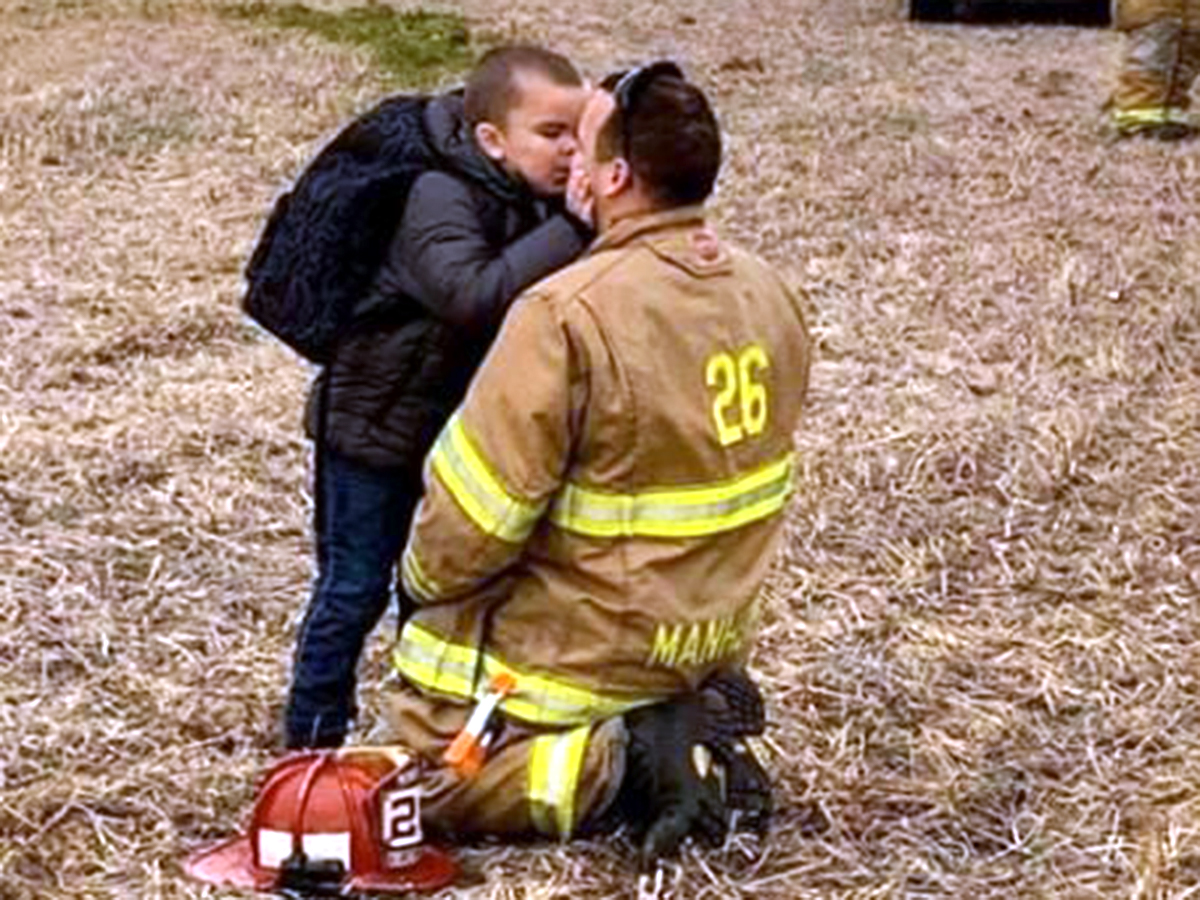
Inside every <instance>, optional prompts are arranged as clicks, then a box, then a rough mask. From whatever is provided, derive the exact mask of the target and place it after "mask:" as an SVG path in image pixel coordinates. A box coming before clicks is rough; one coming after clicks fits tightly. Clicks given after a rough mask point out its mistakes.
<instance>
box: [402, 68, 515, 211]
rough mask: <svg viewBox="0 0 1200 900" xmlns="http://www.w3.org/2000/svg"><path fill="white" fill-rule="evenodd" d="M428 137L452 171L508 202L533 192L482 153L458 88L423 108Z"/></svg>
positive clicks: (431, 101)
mask: <svg viewBox="0 0 1200 900" xmlns="http://www.w3.org/2000/svg"><path fill="white" fill-rule="evenodd" d="M425 128H426V131H427V132H428V134H429V141H430V143H431V144H432V145H433V149H434V150H435V151H436V152H437V154H438V156H440V157H441V158H442V160H443V162H444V163H445V164H446V165H447V166H448V167H449V168H451V169H453V170H454V171H455V172H457V173H459V174H460V175H464V176H466V177H467V178H470V179H471V180H473V181H476V182H478V183H480V184H481V185H483V186H484V187H485V188H487V189H488V190H489V191H491V192H492V193H493V194H495V195H496V196H498V197H500V198H501V199H503V200H505V201H506V202H509V203H518V202H521V201H530V200H532V199H533V196H532V193H531V192H530V191H529V190H528V189H527V188H526V187H525V186H524V185H523V184H521V183H520V182H519V181H517V180H516V179H515V178H513V177H512V176H511V175H509V174H508V173H507V172H505V171H504V170H503V169H501V168H500V167H499V166H498V165H496V164H495V163H494V162H492V160H490V159H488V158H487V157H486V156H484V154H483V151H482V150H480V149H479V145H478V144H477V143H476V142H475V136H474V135H473V134H471V129H470V127H469V126H468V125H467V120H466V117H465V116H464V114H463V91H462V90H461V89H459V90H456V91H451V92H450V93H448V94H442V95H440V96H438V97H434V98H433V99H432V100H430V101H429V105H428V106H427V107H426V108H425Z"/></svg>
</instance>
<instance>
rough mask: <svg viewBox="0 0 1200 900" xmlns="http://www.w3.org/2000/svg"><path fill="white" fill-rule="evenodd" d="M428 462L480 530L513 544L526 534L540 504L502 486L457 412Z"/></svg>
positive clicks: (537, 514)
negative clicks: (521, 498) (520, 498)
mask: <svg viewBox="0 0 1200 900" xmlns="http://www.w3.org/2000/svg"><path fill="white" fill-rule="evenodd" d="M429 462H430V466H431V467H432V469H433V471H434V473H435V474H436V475H437V477H438V478H439V479H440V480H441V482H442V484H444V485H445V486H446V489H447V490H448V491H449V492H450V494H451V496H452V497H454V500H455V502H456V503H458V505H459V506H460V507H462V510H463V512H465V513H466V514H467V516H468V517H469V518H470V519H471V521H472V522H474V523H475V526H476V527H477V528H479V530H480V531H482V532H484V533H485V534H490V535H492V536H494V537H497V538H499V539H500V540H502V541H508V542H509V543H513V544H519V543H521V542H522V541H524V540H525V538H527V537H529V533H530V532H531V531H532V530H533V526H534V525H536V524H537V520H538V518H539V517H540V516H541V514H542V510H543V508H544V506H538V505H535V504H532V503H526V502H524V501H523V500H519V499H517V498H516V497H514V496H513V495H512V494H510V493H509V492H508V491H507V490H506V489H505V487H504V485H503V484H501V482H500V479H499V478H497V477H496V475H495V474H494V473H493V471H492V468H491V466H489V465H488V463H487V461H486V460H485V459H484V458H483V456H482V455H480V453H479V451H478V450H477V449H476V448H475V445H474V444H473V443H472V442H471V439H470V438H468V437H467V433H466V432H465V431H464V430H463V426H462V422H461V421H460V420H459V417H458V416H457V415H455V416H454V417H453V418H452V419H451V420H450V422H449V424H448V425H447V426H446V427H445V428H444V429H443V430H442V433H441V436H439V437H438V440H437V443H436V444H434V447H433V452H432V454H431V455H430V459H429Z"/></svg>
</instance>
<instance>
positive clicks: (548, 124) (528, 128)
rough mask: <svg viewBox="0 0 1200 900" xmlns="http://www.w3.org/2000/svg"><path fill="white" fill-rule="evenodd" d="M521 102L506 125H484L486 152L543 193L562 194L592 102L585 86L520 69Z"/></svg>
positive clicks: (516, 105) (549, 194)
mask: <svg viewBox="0 0 1200 900" xmlns="http://www.w3.org/2000/svg"><path fill="white" fill-rule="evenodd" d="M516 78H517V102H516V103H515V104H513V106H512V107H511V108H510V109H509V111H508V116H507V118H506V120H505V122H504V123H503V125H498V126H495V127H489V124H488V123H484V124H482V125H480V126H479V129H480V132H479V135H478V136H479V139H480V143H481V144H482V145H483V148H484V151H485V152H486V153H487V154H488V156H490V157H491V158H492V159H494V160H496V162H498V163H500V165H502V166H503V167H504V168H505V170H507V171H508V172H510V173H511V174H513V175H517V176H519V177H520V178H522V179H523V180H524V181H525V182H526V183H527V184H528V185H529V186H530V188H532V189H533V191H534V193H536V194H538V195H539V196H542V197H555V196H561V195H562V194H563V192H564V191H565V190H566V188H567V179H568V178H569V177H570V174H571V158H572V157H573V156H574V155H575V151H576V142H575V127H576V125H577V124H578V122H579V114H580V112H581V111H582V110H583V105H584V103H585V101H586V100H587V96H588V95H587V91H586V90H585V89H584V88H582V87H569V86H565V85H561V84H555V83H554V82H553V81H551V80H550V79H549V78H547V77H546V76H544V75H541V74H538V73H535V72H518V73H517V75H516Z"/></svg>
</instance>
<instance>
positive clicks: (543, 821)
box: [529, 725, 591, 841]
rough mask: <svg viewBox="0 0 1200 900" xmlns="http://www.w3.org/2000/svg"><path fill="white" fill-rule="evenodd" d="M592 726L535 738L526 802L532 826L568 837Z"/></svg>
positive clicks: (564, 837)
mask: <svg viewBox="0 0 1200 900" xmlns="http://www.w3.org/2000/svg"><path fill="white" fill-rule="evenodd" d="M590 736H591V727H590V726H587V725H585V726H583V727H582V728H574V729H572V730H571V731H567V732H565V733H561V734H547V735H542V736H541V737H537V738H534V741H533V750H532V752H531V753H530V757H529V806H530V815H531V817H532V819H533V824H534V827H535V828H537V830H538V831H540V832H541V833H542V834H545V835H549V836H550V837H558V838H561V839H562V840H564V841H565V840H567V839H568V838H569V837H570V836H571V833H572V832H573V831H574V830H575V795H576V793H577V791H578V787H579V773H580V771H581V770H582V768H583V756H584V751H586V750H587V743H588V738H589V737H590Z"/></svg>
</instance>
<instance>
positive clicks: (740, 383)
mask: <svg viewBox="0 0 1200 900" xmlns="http://www.w3.org/2000/svg"><path fill="white" fill-rule="evenodd" d="M770 365H771V362H770V359H769V358H768V357H767V351H765V350H764V349H763V348H762V347H761V346H759V345H758V344H750V345H749V346H747V347H745V348H743V349H742V350H741V351H740V352H739V353H738V354H737V355H736V356H735V355H733V354H731V353H718V354H716V355H715V356H711V357H709V360H708V363H707V364H706V366H705V370H704V379H705V382H706V383H707V385H708V387H709V388H710V389H712V390H715V391H716V396H715V397H714V398H713V403H712V416H713V422H715V423H716V426H717V440H718V441H720V443H721V446H722V447H728V446H729V445H731V444H736V443H738V442H739V441H743V440H745V439H746V438H747V437H754V436H757V435H760V434H762V432H763V429H765V428H766V427H767V405H768V404H767V387H766V385H764V384H763V383H762V382H761V381H759V380H758V376H759V375H760V374H761V372H762V371H763V370H765V369H767V368H769V367H770Z"/></svg>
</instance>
